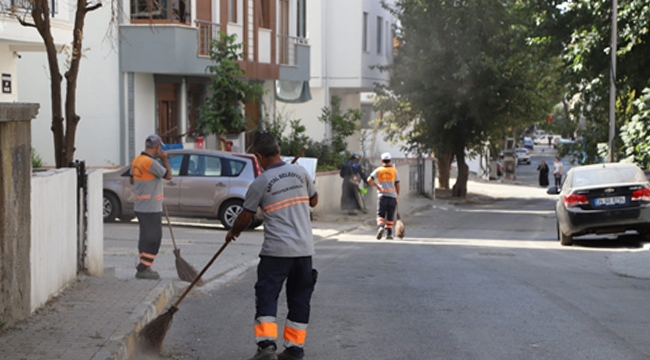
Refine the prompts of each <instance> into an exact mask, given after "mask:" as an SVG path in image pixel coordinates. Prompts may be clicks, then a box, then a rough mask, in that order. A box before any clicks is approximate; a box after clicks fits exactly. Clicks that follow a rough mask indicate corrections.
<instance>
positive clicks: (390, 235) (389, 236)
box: [386, 229, 393, 240]
mask: <svg viewBox="0 0 650 360" xmlns="http://www.w3.org/2000/svg"><path fill="white" fill-rule="evenodd" d="M386 240H393V229H386Z"/></svg>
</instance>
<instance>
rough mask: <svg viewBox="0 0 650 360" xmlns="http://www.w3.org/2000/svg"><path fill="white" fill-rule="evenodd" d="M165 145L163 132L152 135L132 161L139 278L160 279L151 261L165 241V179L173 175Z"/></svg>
mask: <svg viewBox="0 0 650 360" xmlns="http://www.w3.org/2000/svg"><path fill="white" fill-rule="evenodd" d="M163 145H164V144H163V142H162V139H161V138H160V136H158V135H156V134H153V135H149V136H148V137H147V139H146V140H145V149H144V151H143V152H142V153H141V154H140V155H138V156H136V158H135V159H134V160H133V162H132V163H131V182H132V183H133V185H134V186H133V192H134V193H135V204H134V206H133V210H134V211H135V215H136V216H137V217H138V224H139V227H140V236H139V238H138V252H139V253H140V263H139V264H138V266H137V267H136V269H137V270H138V271H137V272H136V273H135V277H136V278H138V279H150V280H157V279H160V275H158V272H156V271H153V270H151V265H152V264H153V261H154V260H155V259H156V255H158V250H160V242H161V241H162V211H163V198H164V194H163V179H166V180H171V179H172V170H171V167H170V166H169V161H167V153H166V152H164V151H163V150H162V149H161V148H162V146H163ZM156 158H158V159H160V161H161V162H162V164H161V163H160V162H158V160H157V159H156Z"/></svg>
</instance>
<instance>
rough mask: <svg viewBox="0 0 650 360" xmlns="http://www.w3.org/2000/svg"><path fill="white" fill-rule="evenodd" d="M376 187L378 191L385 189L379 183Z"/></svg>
mask: <svg viewBox="0 0 650 360" xmlns="http://www.w3.org/2000/svg"><path fill="white" fill-rule="evenodd" d="M376 188H377V191H379V192H383V191H384V188H382V187H381V185H379V184H377V186H376Z"/></svg>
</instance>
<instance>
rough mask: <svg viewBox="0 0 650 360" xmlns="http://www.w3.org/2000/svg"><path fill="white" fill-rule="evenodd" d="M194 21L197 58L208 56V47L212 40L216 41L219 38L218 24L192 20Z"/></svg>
mask: <svg viewBox="0 0 650 360" xmlns="http://www.w3.org/2000/svg"><path fill="white" fill-rule="evenodd" d="M194 21H196V29H197V31H196V34H197V37H198V38H197V41H198V45H199V48H198V51H197V55H198V56H210V46H211V44H212V40H214V39H216V38H217V36H219V24H217V23H213V22H210V21H205V20H194Z"/></svg>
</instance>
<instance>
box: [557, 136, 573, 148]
mask: <svg viewBox="0 0 650 360" xmlns="http://www.w3.org/2000/svg"><path fill="white" fill-rule="evenodd" d="M575 143H576V142H575V141H574V140H571V139H563V138H560V137H556V138H554V139H553V148H555V149H558V148H559V147H560V146H571V145H573V144H575Z"/></svg>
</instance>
